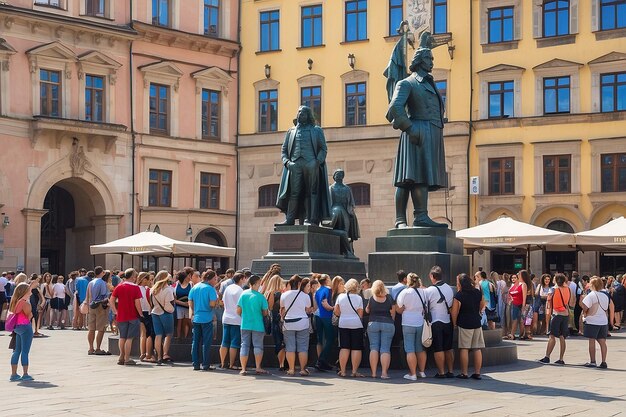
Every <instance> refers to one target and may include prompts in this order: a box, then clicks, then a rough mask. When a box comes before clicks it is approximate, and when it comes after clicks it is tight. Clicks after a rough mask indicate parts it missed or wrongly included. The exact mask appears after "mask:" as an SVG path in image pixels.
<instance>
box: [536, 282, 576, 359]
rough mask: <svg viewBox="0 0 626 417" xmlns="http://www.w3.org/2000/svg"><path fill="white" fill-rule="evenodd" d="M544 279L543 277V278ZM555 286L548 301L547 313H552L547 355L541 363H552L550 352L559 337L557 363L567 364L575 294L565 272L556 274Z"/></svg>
mask: <svg viewBox="0 0 626 417" xmlns="http://www.w3.org/2000/svg"><path fill="white" fill-rule="evenodd" d="M542 281H543V279H542ZM554 282H555V284H556V285H555V287H554V288H552V290H551V291H550V293H549V294H548V301H547V302H546V315H547V314H550V312H551V314H552V318H551V319H550V337H549V339H548V346H547V347H546V356H544V357H543V358H542V359H540V360H539V362H541V363H550V354H551V353H552V351H553V350H554V347H555V346H556V338H557V337H558V338H559V348H560V349H559V360H557V361H556V362H554V363H556V364H558V365H565V362H564V361H563V356H564V355H565V339H566V338H567V336H568V335H569V329H568V323H569V315H570V311H569V310H570V307H569V306H570V303H571V301H572V298H573V297H574V294H573V293H572V290H570V288H569V286H568V283H567V278H566V277H565V275H564V274H556V275H555V276H554Z"/></svg>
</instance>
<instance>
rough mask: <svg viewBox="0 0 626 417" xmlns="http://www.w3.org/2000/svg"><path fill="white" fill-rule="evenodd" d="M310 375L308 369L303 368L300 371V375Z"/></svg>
mask: <svg viewBox="0 0 626 417" xmlns="http://www.w3.org/2000/svg"><path fill="white" fill-rule="evenodd" d="M309 375H311V373H310V372H309V370H308V369H303V370H301V371H300V376H309Z"/></svg>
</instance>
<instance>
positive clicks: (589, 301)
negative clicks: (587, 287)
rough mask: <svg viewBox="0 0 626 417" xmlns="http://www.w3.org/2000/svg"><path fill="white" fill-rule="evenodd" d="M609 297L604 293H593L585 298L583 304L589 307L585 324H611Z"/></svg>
mask: <svg viewBox="0 0 626 417" xmlns="http://www.w3.org/2000/svg"><path fill="white" fill-rule="evenodd" d="M609 303H610V300H609V296H608V294H607V293H606V292H604V291H600V292H598V291H591V292H590V293H589V294H587V295H586V296H585V298H583V304H585V305H586V306H587V308H588V309H589V310H587V315H586V316H585V317H586V319H585V323H587V324H595V325H597V326H602V325H605V324H609V318H608V317H607V314H606V313H607V311H608V310H609Z"/></svg>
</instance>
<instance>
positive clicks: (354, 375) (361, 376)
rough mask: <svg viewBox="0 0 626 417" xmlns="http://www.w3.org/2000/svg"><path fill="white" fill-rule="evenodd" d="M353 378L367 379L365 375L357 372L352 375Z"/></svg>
mask: <svg viewBox="0 0 626 417" xmlns="http://www.w3.org/2000/svg"><path fill="white" fill-rule="evenodd" d="M352 378H365V375H363V374H360V373H358V372H355V373H353V374H352Z"/></svg>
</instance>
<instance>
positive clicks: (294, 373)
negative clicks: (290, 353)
mask: <svg viewBox="0 0 626 417" xmlns="http://www.w3.org/2000/svg"><path fill="white" fill-rule="evenodd" d="M287 376H296V372H295V371H293V372H292V371H287Z"/></svg>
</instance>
